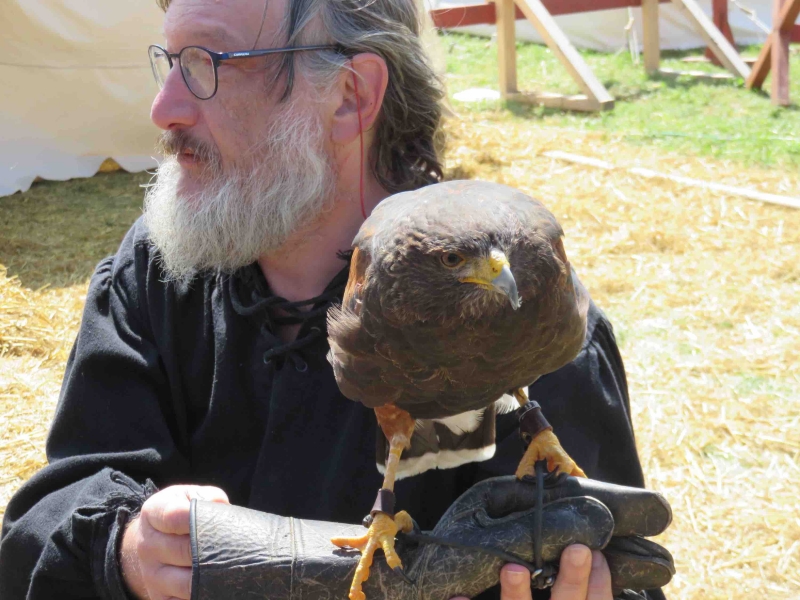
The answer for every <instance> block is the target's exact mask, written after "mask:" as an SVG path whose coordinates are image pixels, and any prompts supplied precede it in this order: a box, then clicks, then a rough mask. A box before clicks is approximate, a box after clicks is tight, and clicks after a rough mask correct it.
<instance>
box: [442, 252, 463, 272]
mask: <svg viewBox="0 0 800 600" xmlns="http://www.w3.org/2000/svg"><path fill="white" fill-rule="evenodd" d="M463 262H464V259H463V258H462V257H461V256H459V255H458V254H456V253H455V252H448V253H447V254H443V255H442V264H443V265H444V266H445V267H449V268H451V269H452V268H453V267H458V266H460V265H461V264H462V263H463Z"/></svg>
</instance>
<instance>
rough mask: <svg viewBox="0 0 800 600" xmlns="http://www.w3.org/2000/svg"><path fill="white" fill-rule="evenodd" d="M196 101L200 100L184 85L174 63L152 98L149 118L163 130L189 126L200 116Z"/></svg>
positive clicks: (178, 68)
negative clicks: (153, 98)
mask: <svg viewBox="0 0 800 600" xmlns="http://www.w3.org/2000/svg"><path fill="white" fill-rule="evenodd" d="M198 102H200V100H198V99H197V98H196V97H195V96H194V94H192V92H190V91H189V88H188V87H186V83H185V82H184V81H183V77H181V70H180V67H179V66H178V65H175V67H173V68H172V70H170V72H169V75H168V76H167V80H166V81H165V82H164V87H163V88H161V91H160V92H159V93H158V95H157V96H156V97H155V100H153V106H152V108H151V109H150V119H151V120H152V121H153V123H155V124H156V126H158V127H160V128H161V129H164V130H165V131H168V130H170V129H176V128H177V129H180V128H184V127H191V126H193V125H195V124H196V123H197V120H198V118H199V116H200V107H199V106H198V105H197V104H198Z"/></svg>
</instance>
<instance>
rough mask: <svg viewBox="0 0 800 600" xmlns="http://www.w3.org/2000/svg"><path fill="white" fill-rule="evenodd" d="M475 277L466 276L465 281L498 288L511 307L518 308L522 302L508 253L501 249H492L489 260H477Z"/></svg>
mask: <svg viewBox="0 0 800 600" xmlns="http://www.w3.org/2000/svg"><path fill="white" fill-rule="evenodd" d="M473 273H474V276H473V277H465V278H464V279H462V280H461V281H462V282H463V283H476V284H478V285H480V286H482V287H484V288H487V289H493V290H497V291H498V292H501V293H503V294H505V295H506V296H507V297H508V300H509V301H510V302H511V307H512V308H513V309H514V310H517V309H518V308H519V307H520V304H522V302H521V301H520V299H519V293H518V292H517V282H516V280H515V279H514V275H513V274H512V273H511V266H510V264H509V262H508V258H506V255H505V254H504V253H503V252H501V251H500V250H496V249H495V250H492V253H491V254H490V255H489V258H488V260H480V261H476V264H475V268H474V269H473Z"/></svg>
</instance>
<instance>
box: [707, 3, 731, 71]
mask: <svg viewBox="0 0 800 600" xmlns="http://www.w3.org/2000/svg"><path fill="white" fill-rule="evenodd" d="M711 16H712V20H713V21H714V25H716V26H717V29H719V30H720V32H722V35H724V36H725V39H726V40H728V41H729V42H730V43H731V45H732V46H735V42H734V40H733V32H732V31H731V24H730V23H729V22H728V0H712V3H711ZM706 58H708V59H710V60H711V62H712V63H713V64H715V65H717V66H718V67H721V66H722V63H721V62H719V59H718V58H717V57H716V56H714V53H713V52H712V51H711V48H706Z"/></svg>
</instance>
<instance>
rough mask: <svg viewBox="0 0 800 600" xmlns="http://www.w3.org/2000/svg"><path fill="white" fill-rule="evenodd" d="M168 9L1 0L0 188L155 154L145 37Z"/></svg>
mask: <svg viewBox="0 0 800 600" xmlns="http://www.w3.org/2000/svg"><path fill="white" fill-rule="evenodd" d="M162 19H163V13H162V12H161V10H160V9H159V8H158V7H157V6H156V4H155V1H154V0H126V1H125V2H109V1H108V0H3V1H2V2H0V23H2V30H3V33H2V35H0V196H2V195H5V194H12V193H14V192H15V191H17V190H26V189H28V188H29V187H30V185H31V183H32V182H33V180H34V179H35V178H36V177H37V176H39V177H42V178H44V179H57V180H64V179H69V178H71V177H88V176H91V175H93V174H94V173H96V172H97V169H98V167H99V166H100V164H101V163H102V162H103V161H104V160H105V159H106V158H109V157H111V158H113V159H114V160H116V161H117V162H118V163H119V164H120V166H122V167H123V168H124V169H127V170H129V171H141V170H143V169H146V168H150V167H152V166H154V165H155V164H156V162H155V160H154V159H153V158H152V156H153V155H154V152H153V146H154V142H155V140H156V138H157V137H158V129H157V128H156V127H155V126H154V125H153V124H152V123H151V122H150V116H149V115H150V103H151V102H152V100H153V97H154V95H155V94H156V92H157V88H156V84H155V82H154V81H153V75H152V73H151V71H150V63H149V61H148V58H147V47H148V46H149V45H150V44H152V43H159V42H160V41H161V40H162V37H163V35H162V33H161V24H162Z"/></svg>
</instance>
